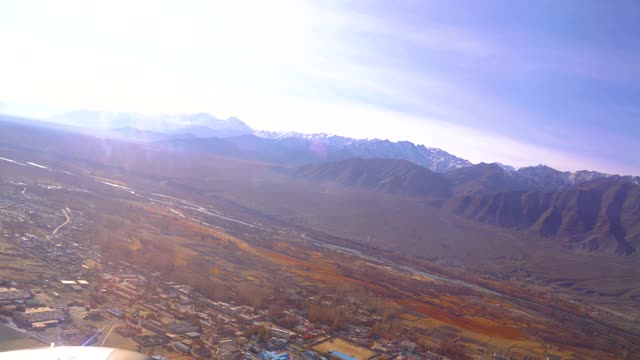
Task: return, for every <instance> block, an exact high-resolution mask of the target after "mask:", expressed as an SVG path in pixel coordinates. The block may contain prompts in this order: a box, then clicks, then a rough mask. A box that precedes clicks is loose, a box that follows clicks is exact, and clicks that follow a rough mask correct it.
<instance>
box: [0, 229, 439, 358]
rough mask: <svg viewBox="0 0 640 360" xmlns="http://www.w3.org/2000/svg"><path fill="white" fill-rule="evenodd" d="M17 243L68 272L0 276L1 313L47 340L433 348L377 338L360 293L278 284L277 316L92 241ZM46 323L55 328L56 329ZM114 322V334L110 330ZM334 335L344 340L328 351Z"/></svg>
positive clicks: (208, 351)
mask: <svg viewBox="0 0 640 360" xmlns="http://www.w3.org/2000/svg"><path fill="white" fill-rule="evenodd" d="M14 240H15V243H16V244H17V245H19V248H20V249H21V250H22V251H24V252H25V253H27V254H29V255H31V256H35V257H38V258H39V259H41V260H43V261H45V262H46V263H47V264H50V266H51V267H52V268H54V269H55V270H56V271H55V273H57V274H63V275H60V276H64V278H49V279H37V280H34V281H32V282H31V283H30V284H28V285H26V284H22V285H19V284H15V283H0V316H1V318H0V319H2V320H3V321H4V322H7V323H9V324H13V325H14V326H18V327H21V328H23V329H26V330H28V331H29V332H30V333H33V334H37V335H34V338H36V339H39V340H41V341H42V342H43V343H46V341H50V342H56V343H57V344H59V345H63V344H68V345H78V344H91V343H95V342H97V341H100V342H102V341H104V338H105V337H107V336H119V337H121V338H125V339H129V341H130V343H132V344H135V348H132V349H131V350H137V351H140V352H145V353H148V354H153V355H158V356H160V358H161V357H172V356H178V355H182V356H186V357H187V358H188V357H191V358H195V359H210V358H212V357H214V356H215V358H217V359H256V360H257V359H274V360H283V359H307V360H320V359H327V360H329V359H339V360H351V359H364V358H366V359H376V358H382V357H385V358H398V359H431V358H434V357H433V355H434V354H429V353H425V352H423V353H422V354H419V351H418V350H417V347H415V346H414V347H411V346H406V344H404V345H403V344H401V343H399V342H398V341H396V340H386V339H383V338H379V337H376V336H375V335H374V334H373V333H372V331H371V326H370V325H371V323H372V322H373V321H375V320H376V316H375V315H373V313H372V311H370V309H368V308H367V307H366V306H365V305H364V304H362V303H359V302H358V301H357V300H356V299H352V298H347V299H337V298H336V297H335V296H318V295H315V296H307V295H305V294H301V293H300V292H298V291H296V290H293V289H282V291H281V294H282V296H284V297H286V298H287V301H288V302H287V303H286V304H285V305H284V306H283V308H282V309H281V311H279V312H278V315H277V316H275V315H274V314H273V313H272V311H270V308H269V306H268V305H267V306H264V307H261V308H254V307H251V306H247V305H240V304H236V303H233V302H231V301H229V302H224V301H213V300H211V299H207V298H205V297H204V296H202V295H201V294H199V293H198V292H197V291H195V290H194V289H193V288H192V287H190V286H188V285H185V284H178V283H174V282H168V281H166V279H163V277H162V275H161V274H159V273H149V272H147V271H146V270H145V269H143V268H141V267H140V266H139V265H132V264H129V263H127V262H126V261H123V260H120V261H117V262H110V261H105V260H104V259H102V257H101V256H100V254H99V251H98V249H97V248H96V247H95V246H93V245H89V244H78V243H75V242H72V241H69V240H65V239H62V238H59V237H56V238H53V239H47V240H44V239H39V238H38V237H36V236H21V237H16V238H15V239H14ZM308 303H313V304H314V305H315V306H320V307H324V308H326V309H330V308H336V307H344V308H347V309H349V311H350V313H351V314H352V316H353V317H354V318H356V319H358V321H356V322H354V323H348V324H344V326H340V328H339V329H337V328H333V327H332V326H329V325H327V324H326V322H325V323H321V322H314V321H311V320H310V319H309V318H310V317H309V313H308V311H307V310H306V309H305V306H304V304H308ZM287 304H288V305H287ZM291 304H297V305H298V306H293V305H291ZM301 304H302V305H301ZM283 319H284V320H283ZM51 327H57V329H56V331H55V332H54V331H52V330H50V328H51ZM111 327H113V330H114V331H113V332H111V331H109V332H108V333H107V330H106V329H108V328H111ZM60 334H62V336H60ZM334 339H339V340H340V341H342V342H343V343H345V344H347V343H348V346H346V347H345V346H343V347H340V348H337V347H336V348H333V347H332V346H331V344H332V341H333V340H334ZM374 340H375V341H374ZM61 342H62V344H61ZM362 354H366V357H364V355H362ZM434 359H435V358H434ZM437 359H438V360H443V359H444V358H437Z"/></svg>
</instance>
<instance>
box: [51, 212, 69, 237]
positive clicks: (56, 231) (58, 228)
mask: <svg viewBox="0 0 640 360" xmlns="http://www.w3.org/2000/svg"><path fill="white" fill-rule="evenodd" d="M62 213H63V214H64V217H66V218H67V221H65V222H63V223H62V224H60V225H59V226H58V227H57V228H55V230H53V235H55V234H57V233H58V230H60V228H62V227H63V226H65V225H67V224H68V223H69V222H70V221H71V217H70V216H69V215H67V210H65V209H62ZM69 213H71V211H69Z"/></svg>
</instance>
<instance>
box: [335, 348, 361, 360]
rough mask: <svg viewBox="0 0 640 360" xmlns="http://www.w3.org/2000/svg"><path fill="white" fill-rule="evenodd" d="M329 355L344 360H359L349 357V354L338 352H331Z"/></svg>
mask: <svg viewBox="0 0 640 360" xmlns="http://www.w3.org/2000/svg"><path fill="white" fill-rule="evenodd" d="M329 354H331V355H332V356H335V357H337V358H339V359H342V360H358V359H356V358H354V357H353V356H349V355H347V354H343V353H341V352H340V351H337V350H333V351H330V352H329Z"/></svg>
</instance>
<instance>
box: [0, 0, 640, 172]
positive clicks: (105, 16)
mask: <svg viewBox="0 0 640 360" xmlns="http://www.w3.org/2000/svg"><path fill="white" fill-rule="evenodd" d="M528 6H529V5H528ZM530 6H532V7H536V6H537V5H536V4H533V5H530ZM467 7H470V8H473V9H472V10H469V9H467ZM541 7H542V6H538V9H537V10H536V9H534V10H536V11H537V13H536V11H525V10H528V9H520V10H522V11H520V12H517V13H515V15H514V17H519V18H517V19H508V18H505V17H504V16H500V12H499V11H498V10H499V9H494V10H495V14H494V13H492V11H493V10H491V9H485V8H478V7H474V6H472V5H467V6H461V5H459V4H458V5H456V4H455V2H451V3H449V2H430V1H424V2H422V1H420V2H407V3H398V4H394V5H393V6H391V5H390V4H388V3H387V2H376V1H366V2H358V1H356V2H347V3H344V2H316V1H276V2H250V1H246V2H245V1H237V2H215V1H194V2H189V3H188V4H175V3H170V2H166V3H165V2H156V1H136V2H134V3H131V2H125V1H111V2H107V3H97V4H96V3H91V4H89V3H87V2H84V1H72V2H64V3H50V2H46V1H30V0H25V1H24V2H22V1H21V2H19V3H13V4H10V5H4V4H3V5H2V8H1V9H0V10H2V11H0V41H1V43H2V46H3V56H2V57H0V78H1V79H2V82H1V83H0V99H3V100H5V101H7V102H17V103H39V104H44V105H49V106H56V107H62V108H96V109H112V110H134V111H135V110H137V111H144V112H173V111H180V112H190V111H210V112H212V113H214V114H216V115H219V116H227V115H228V116H230V115H236V116H240V117H242V118H243V120H246V121H247V122H248V123H249V124H251V125H253V126H255V127H259V128H265V129H289V130H298V131H327V132H334V133H339V134H345V135H350V136H355V137H389V138H392V139H396V140H401V139H406V140H412V141H416V142H420V143H424V144H426V145H428V146H438V147H442V148H444V149H445V150H448V151H450V152H453V153H456V154H457V155H460V156H463V157H467V158H469V159H470V160H472V161H488V162H491V161H500V162H504V163H512V164H514V165H516V166H523V165H532V164H537V163H540V162H544V163H547V164H549V165H552V166H556V167H559V168H563V169H564V168H571V169H577V168H581V167H584V168H596V169H602V170H607V171H616V169H617V171H620V172H632V171H633V172H635V173H640V164H638V163H637V160H634V159H633V158H632V156H630V155H628V153H630V152H631V151H633V148H637V146H638V145H640V144H638V142H639V141H640V140H638V139H640V136H638V132H640V127H638V126H633V124H631V125H628V126H627V129H626V130H625V131H619V130H617V129H615V125H616V123H617V124H619V123H620V121H621V120H618V119H622V118H623V117H624V118H625V119H632V118H633V116H635V115H633V112H631V113H629V112H628V111H625V110H621V109H625V108H629V107H630V106H631V107H633V106H635V105H634V104H636V103H637V101H638V100H640V99H638V95H637V94H638V92H637V91H638V87H637V86H638V85H637V84H638V83H639V81H640V74H639V70H638V67H637V66H636V64H637V63H638V60H640V58H639V56H638V51H640V46H634V45H633V44H623V45H628V46H619V48H615V47H614V46H612V45H608V44H606V43H601V42H598V41H584V39H582V38H580V39H581V41H577V40H572V39H573V38H576V37H586V36H587V35H588V34H587V35H584V34H582V33H576V31H578V30H575V29H573V28H570V27H567V26H565V25H564V22H562V21H558V20H562V19H556V18H554V17H553V16H556V14H553V13H550V14H549V16H551V17H550V18H549V21H550V24H552V25H545V24H546V23H545V22H544V21H542V20H545V19H547V17H546V13H544V12H540V11H539V10H540V9H539V8H541ZM33 9H40V11H37V12H36V11H33ZM543 10H544V11H547V12H551V10H549V9H546V10H545V9H543ZM472 12H473V13H472ZM528 14H531V16H529V15H528ZM536 14H537V15H536ZM541 14H543V15H545V16H540V15H541ZM536 16H537V17H538V18H539V19H540V20H536ZM532 19H533V20H532ZM578 20H579V19H578ZM578 20H576V21H578ZM555 23H558V24H563V25H562V26H563V27H562V28H558V29H556V28H553V27H552V26H553V24H555ZM545 26H549V28H548V29H546V28H544V27H545ZM580 31H584V30H580ZM639 31H640V30H639ZM550 34H551V35H550ZM587 40H589V39H587ZM618 42H619V41H618ZM634 91H635V92H634ZM614 93H617V94H619V95H618V96H613V95H612V94H614ZM603 114H609V115H610V116H608V117H607V116H606V115H603ZM598 120H602V121H598ZM603 121H605V122H606V121H609V122H610V124H608V125H607V124H604V123H603ZM626 121H629V120H626ZM627 124H630V123H629V122H627ZM634 131H636V133H634ZM568 135H569V136H568ZM594 141H595V142H596V143H597V146H594V144H593V143H594ZM614 141H615V144H616V146H607V145H608V144H613V143H614ZM598 146H600V147H603V148H604V147H607V150H606V151H605V150H603V151H599V152H598V151H596V150H594V147H596V148H597V147H598ZM609 148H615V149H613V150H610V149H609ZM634 161H635V162H634Z"/></svg>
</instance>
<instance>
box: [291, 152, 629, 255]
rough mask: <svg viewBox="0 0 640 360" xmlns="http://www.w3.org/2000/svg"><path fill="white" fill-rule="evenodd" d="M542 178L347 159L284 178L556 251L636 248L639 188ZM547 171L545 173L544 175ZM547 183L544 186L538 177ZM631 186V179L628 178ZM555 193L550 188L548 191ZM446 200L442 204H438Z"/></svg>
mask: <svg viewBox="0 0 640 360" xmlns="http://www.w3.org/2000/svg"><path fill="white" fill-rule="evenodd" d="M536 170H542V172H544V173H546V175H545V176H541V177H533V179H534V180H532V177H531V176H529V175H530V174H527V176H525V175H521V174H518V173H515V172H510V171H505V170H504V169H503V168H502V167H500V166H499V165H497V164H478V165H473V166H470V167H465V168H462V169H457V170H454V171H451V172H448V173H445V174H436V173H433V172H431V171H429V170H427V169H424V168H422V167H420V166H417V165H415V164H413V163H410V162H407V161H399V160H391V159H367V160H365V159H350V160H345V161H338V162H332V163H325V164H320V165H307V166H303V167H299V168H297V169H295V170H293V171H291V172H290V173H291V174H293V175H294V176H296V177H299V178H305V179H308V180H313V181H325V182H333V183H338V184H341V185H344V186H348V187H356V188H360V189H369V190H375V191H378V192H384V193H389V194H400V195H407V196H413V197H420V198H424V199H430V200H437V201H431V202H430V203H431V204H432V205H437V206H438V207H442V208H443V210H445V211H448V212H450V213H453V214H455V215H458V216H461V217H464V218H466V219H469V220H474V221H476V222H480V223H485V224H491V225H494V226H499V227H502V228H509V229H515V230H523V231H527V232H530V233H533V234H535V235H538V236H541V237H545V238H554V239H556V240H557V242H558V243H559V244H561V245H562V246H563V247H564V248H566V249H569V250H575V251H588V252H592V253H609V254H616V255H630V254H632V253H634V252H635V251H636V248H637V247H638V246H639V245H640V186H638V185H637V184H636V182H635V181H634V179H632V178H629V177H620V176H612V177H607V178H603V177H598V176H596V177H595V179H596V180H591V181H588V180H590V178H591V177H589V179H587V180H584V182H578V181H574V183H573V184H571V183H569V182H565V181H564V179H569V177H568V176H567V177H564V173H560V172H557V171H555V170H553V169H550V168H541V167H535V168H532V169H530V170H527V171H529V172H535V171H536ZM549 170H551V172H550V171H549ZM545 178H546V179H547V180H548V182H545V181H542V180H541V179H545ZM636 181H637V180H636ZM548 189H555V190H548ZM445 198H448V200H446V201H442V199H445Z"/></svg>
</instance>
